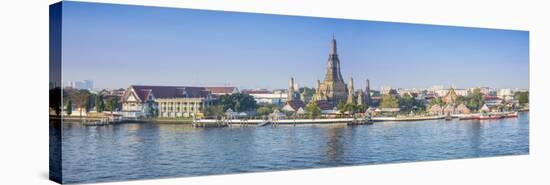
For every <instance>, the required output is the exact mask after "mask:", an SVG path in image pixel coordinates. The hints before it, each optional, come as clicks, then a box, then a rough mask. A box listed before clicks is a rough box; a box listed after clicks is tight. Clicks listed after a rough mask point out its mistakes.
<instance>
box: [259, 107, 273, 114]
mask: <svg viewBox="0 0 550 185" xmlns="http://www.w3.org/2000/svg"><path fill="white" fill-rule="evenodd" d="M256 112H257V113H258V115H260V116H267V115H269V114H271V113H272V112H273V110H272V109H271V108H269V107H264V106H262V107H260V108H258V109H256Z"/></svg>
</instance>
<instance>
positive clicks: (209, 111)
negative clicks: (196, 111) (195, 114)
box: [203, 105, 225, 117]
mask: <svg viewBox="0 0 550 185" xmlns="http://www.w3.org/2000/svg"><path fill="white" fill-rule="evenodd" d="M203 112H204V115H206V116H212V117H219V116H223V115H224V114H225V112H224V109H223V106H222V105H211V106H208V107H206V108H204V110H203Z"/></svg>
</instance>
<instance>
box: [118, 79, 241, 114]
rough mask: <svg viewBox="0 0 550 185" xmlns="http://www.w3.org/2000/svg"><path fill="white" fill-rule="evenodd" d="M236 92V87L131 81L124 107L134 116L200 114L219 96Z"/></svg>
mask: <svg viewBox="0 0 550 185" xmlns="http://www.w3.org/2000/svg"><path fill="white" fill-rule="evenodd" d="M234 92H238V90H237V88H235V87H191V86H147V85H132V86H130V87H128V89H127V90H126V91H125V93H124V95H123V96H122V111H123V114H124V115H125V116H127V117H135V118H139V117H156V116H158V117H167V118H176V117H189V116H193V115H195V116H198V115H202V112H201V111H202V110H203V108H205V107H206V106H209V105H211V104H212V102H213V100H215V98H216V97H217V96H219V95H224V94H232V93H234Z"/></svg>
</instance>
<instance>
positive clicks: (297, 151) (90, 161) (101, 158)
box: [62, 113, 529, 183]
mask: <svg viewBox="0 0 550 185" xmlns="http://www.w3.org/2000/svg"><path fill="white" fill-rule="evenodd" d="M62 128H63V132H62V136H63V139H62V157H63V161H62V172H63V182H64V183H83V182H98V181H99V182H103V181H119V180H131V179H145V178H163V177H182V176H199V175H213V174H227V173H239V172H260V171H273V170H288V169H306V168H319V167H335V166H347V165H364V164H380V163H396V162H411V161H427V160H444V159H459V158H471V157H489V156H503V155H521V154H529V113H520V115H519V117H518V118H506V119H501V120H484V121H479V120H456V119H455V120H452V121H445V120H431V121H416V122H376V123H374V124H372V125H358V126H346V125H298V126H292V125H286V126H285V125H280V126H278V127H271V126H266V127H244V128H241V127H238V128H234V127H233V128H229V127H224V128H193V127H192V126H191V125H188V124H155V123H125V124H117V125H108V126H84V125H81V124H71V123H65V124H64V125H63V126H62Z"/></svg>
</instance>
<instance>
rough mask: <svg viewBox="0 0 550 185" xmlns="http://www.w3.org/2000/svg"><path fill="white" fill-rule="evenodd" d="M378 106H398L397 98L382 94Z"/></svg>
mask: <svg viewBox="0 0 550 185" xmlns="http://www.w3.org/2000/svg"><path fill="white" fill-rule="evenodd" d="M380 107H382V108H398V107H399V103H398V101H397V98H396V97H394V96H391V95H388V94H384V95H382V100H381V101H380Z"/></svg>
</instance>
